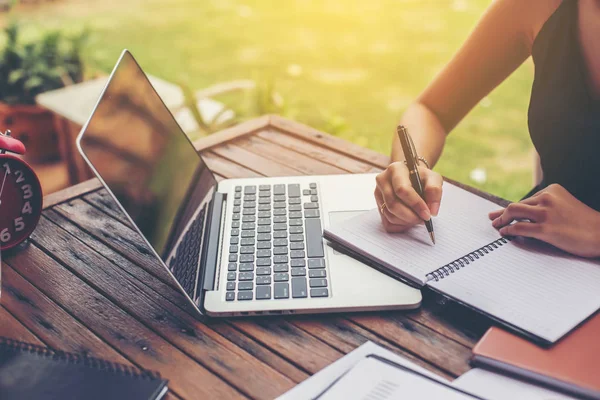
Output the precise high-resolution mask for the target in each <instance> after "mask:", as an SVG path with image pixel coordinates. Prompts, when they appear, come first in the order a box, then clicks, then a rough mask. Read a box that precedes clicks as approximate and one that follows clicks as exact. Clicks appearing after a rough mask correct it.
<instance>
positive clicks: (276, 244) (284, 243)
mask: <svg viewBox="0 0 600 400" xmlns="http://www.w3.org/2000/svg"><path fill="white" fill-rule="evenodd" d="M287 245H288V241H287V239H275V240H273V247H281V246H287Z"/></svg>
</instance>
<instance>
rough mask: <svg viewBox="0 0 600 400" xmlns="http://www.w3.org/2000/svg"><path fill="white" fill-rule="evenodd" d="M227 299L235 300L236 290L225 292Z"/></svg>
mask: <svg viewBox="0 0 600 400" xmlns="http://www.w3.org/2000/svg"><path fill="white" fill-rule="evenodd" d="M225 300H226V301H234V300H235V292H227V294H225Z"/></svg>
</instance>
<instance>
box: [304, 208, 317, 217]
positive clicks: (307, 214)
mask: <svg viewBox="0 0 600 400" xmlns="http://www.w3.org/2000/svg"><path fill="white" fill-rule="evenodd" d="M319 216H320V215H319V210H304V218H319Z"/></svg>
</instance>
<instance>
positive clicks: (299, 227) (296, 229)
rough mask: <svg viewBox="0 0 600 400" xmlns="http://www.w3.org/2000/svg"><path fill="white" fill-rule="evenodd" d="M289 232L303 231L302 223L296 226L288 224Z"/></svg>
mask: <svg viewBox="0 0 600 400" xmlns="http://www.w3.org/2000/svg"><path fill="white" fill-rule="evenodd" d="M290 233H294V234H296V233H304V228H302V225H301V224H300V225H298V226H290Z"/></svg>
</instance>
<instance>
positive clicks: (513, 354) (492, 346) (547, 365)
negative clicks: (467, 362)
mask: <svg viewBox="0 0 600 400" xmlns="http://www.w3.org/2000/svg"><path fill="white" fill-rule="evenodd" d="M472 362H473V364H474V365H477V366H481V367H484V368H488V369H493V370H496V371H500V372H504V373H506V374H509V375H514V376H517V377H521V378H524V379H526V380H530V381H534V382H536V383H539V384H542V385H545V386H549V387H552V388H554V389H557V390H560V391H562V392H565V393H569V394H574V395H577V396H581V397H585V398H591V399H600V314H596V315H595V316H593V317H592V318H591V319H589V320H588V321H587V322H586V323H584V324H583V325H581V326H580V327H579V328H578V329H576V330H575V331H573V332H572V333H571V334H570V335H568V336H566V337H565V338H564V339H563V340H561V341H560V342H558V343H557V344H556V345H555V346H554V347H552V348H549V349H544V348H541V347H538V346H536V345H534V344H532V343H530V342H528V341H526V340H525V339H522V338H520V337H518V336H515V335H513V334H511V333H508V332H505V331H503V330H501V329H499V328H495V327H494V328H490V329H489V330H488V331H487V333H486V334H485V335H484V336H483V338H482V339H481V340H480V341H479V343H477V345H476V346H475V348H474V349H473V360H472Z"/></svg>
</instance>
